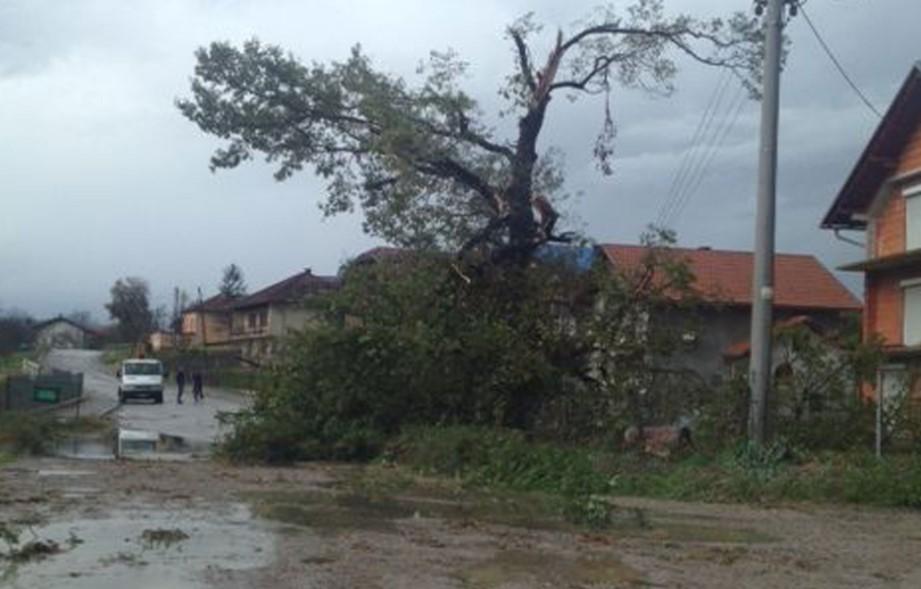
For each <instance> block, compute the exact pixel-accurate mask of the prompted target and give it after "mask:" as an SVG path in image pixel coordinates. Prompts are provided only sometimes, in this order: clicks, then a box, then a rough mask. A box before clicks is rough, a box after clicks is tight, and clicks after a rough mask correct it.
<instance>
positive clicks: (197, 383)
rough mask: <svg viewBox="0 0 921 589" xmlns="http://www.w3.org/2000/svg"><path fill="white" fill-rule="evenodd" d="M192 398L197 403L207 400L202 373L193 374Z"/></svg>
mask: <svg viewBox="0 0 921 589" xmlns="http://www.w3.org/2000/svg"><path fill="white" fill-rule="evenodd" d="M192 397H193V398H194V399H195V402H196V403H198V402H199V401H201V400H202V399H204V398H205V391H204V388H203V385H202V378H201V372H200V371H198V370H196V371H195V372H194V373H193V374H192Z"/></svg>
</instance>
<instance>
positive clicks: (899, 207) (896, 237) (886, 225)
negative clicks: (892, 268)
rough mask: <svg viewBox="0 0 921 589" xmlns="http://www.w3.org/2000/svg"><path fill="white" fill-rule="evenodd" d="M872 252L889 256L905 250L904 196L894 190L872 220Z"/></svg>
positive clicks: (878, 255) (899, 191) (880, 255)
mask: <svg viewBox="0 0 921 589" xmlns="http://www.w3.org/2000/svg"><path fill="white" fill-rule="evenodd" d="M874 225H875V227H874V231H873V236H874V238H875V248H874V250H875V251H874V252H873V253H874V254H875V255H876V256H877V257H882V256H891V255H893V254H900V253H902V252H904V251H905V197H904V196H903V195H902V192H901V190H896V191H895V192H894V193H893V194H892V195H891V196H890V197H889V198H888V199H887V201H886V204H885V205H883V208H882V209H881V210H880V212H879V213H878V216H877V217H876V219H875V220H874Z"/></svg>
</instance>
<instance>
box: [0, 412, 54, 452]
mask: <svg viewBox="0 0 921 589" xmlns="http://www.w3.org/2000/svg"><path fill="white" fill-rule="evenodd" d="M58 429H59V428H58V426H57V423H56V422H55V420H54V419H53V418H52V417H49V416H45V415H34V414H29V413H21V412H7V413H0V446H7V447H9V449H10V450H12V452H14V453H16V454H20V453H28V454H43V453H45V452H46V451H47V450H48V449H49V448H50V446H51V445H53V443H54V441H55V439H56V437H57V435H58Z"/></svg>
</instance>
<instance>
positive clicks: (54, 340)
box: [35, 321, 86, 348]
mask: <svg viewBox="0 0 921 589" xmlns="http://www.w3.org/2000/svg"><path fill="white" fill-rule="evenodd" d="M35 341H36V343H37V344H38V345H39V346H41V347H48V348H83V347H85V345H86V333H85V332H84V331H83V330H82V329H80V328H79V327H77V326H75V325H71V324H70V323H67V322H66V321H55V322H54V323H50V324H48V325H46V326H44V327H43V328H42V329H41V330H39V332H38V333H37V334H36V336H35Z"/></svg>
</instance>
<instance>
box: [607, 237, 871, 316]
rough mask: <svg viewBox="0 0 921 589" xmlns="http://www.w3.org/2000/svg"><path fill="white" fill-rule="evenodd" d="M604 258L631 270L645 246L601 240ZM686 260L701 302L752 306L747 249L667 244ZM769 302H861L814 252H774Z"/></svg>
mask: <svg viewBox="0 0 921 589" xmlns="http://www.w3.org/2000/svg"><path fill="white" fill-rule="evenodd" d="M600 247H601V250H602V251H603V252H604V254H605V257H606V258H607V259H608V261H610V262H611V264H613V265H614V267H615V268H623V269H627V270H629V269H631V268H636V267H637V266H639V264H641V263H642V260H643V257H644V255H645V254H646V252H647V251H648V248H646V247H645V246H641V245H622V244H603V245H601V246H600ZM669 251H671V252H673V254H674V255H676V256H679V257H680V258H683V259H684V260H686V262H687V264H688V266H689V267H690V270H691V271H692V272H693V273H694V276H695V277H696V281H695V283H694V289H695V290H696V291H697V293H698V295H699V296H701V297H702V298H703V299H704V300H705V301H709V302H714V303H724V304H731V305H744V306H748V305H751V301H752V296H751V289H752V262H753V260H752V258H753V256H752V254H751V252H740V251H727V250H712V249H685V248H670V249H669ZM774 306H775V307H785V308H792V309H804V310H807V309H829V310H841V311H859V310H860V309H861V307H862V306H861V304H860V301H859V300H857V298H856V297H855V296H854V295H853V294H851V293H850V291H848V290H847V288H845V286H844V285H843V284H841V282H839V281H838V279H837V278H835V277H834V275H832V273H831V272H829V271H828V269H826V268H825V266H823V265H822V264H821V262H819V261H818V260H817V259H815V257H813V256H808V255H796V254H777V255H776V256H775V259H774Z"/></svg>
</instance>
